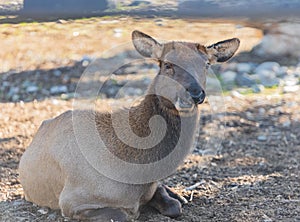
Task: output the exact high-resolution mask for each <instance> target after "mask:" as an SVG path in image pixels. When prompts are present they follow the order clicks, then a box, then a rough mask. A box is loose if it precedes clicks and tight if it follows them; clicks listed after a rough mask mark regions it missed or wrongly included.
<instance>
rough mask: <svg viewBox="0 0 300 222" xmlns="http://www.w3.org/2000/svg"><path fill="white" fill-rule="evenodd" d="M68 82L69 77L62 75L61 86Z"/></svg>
mask: <svg viewBox="0 0 300 222" xmlns="http://www.w3.org/2000/svg"><path fill="white" fill-rule="evenodd" d="M69 81H70V76H69V75H64V76H63V77H62V83H63V84H67V83H69Z"/></svg>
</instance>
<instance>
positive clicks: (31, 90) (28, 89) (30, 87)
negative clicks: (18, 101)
mask: <svg viewBox="0 0 300 222" xmlns="http://www.w3.org/2000/svg"><path fill="white" fill-rule="evenodd" d="M38 90H39V87H37V86H28V87H27V88H26V92H28V93H35V92H37V91H38Z"/></svg>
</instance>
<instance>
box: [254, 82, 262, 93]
mask: <svg viewBox="0 0 300 222" xmlns="http://www.w3.org/2000/svg"><path fill="white" fill-rule="evenodd" d="M251 89H252V92H253V93H260V92H262V91H264V90H265V87H264V86H263V85H261V84H255V85H252V86H251Z"/></svg>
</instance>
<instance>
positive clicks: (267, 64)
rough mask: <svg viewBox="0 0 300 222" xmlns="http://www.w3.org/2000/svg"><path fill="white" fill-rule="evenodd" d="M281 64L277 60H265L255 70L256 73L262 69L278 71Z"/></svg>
mask: <svg viewBox="0 0 300 222" xmlns="http://www.w3.org/2000/svg"><path fill="white" fill-rule="evenodd" d="M279 69H280V65H279V64H278V63H277V62H264V63H261V64H260V65H259V66H257V67H256V68H255V70H254V72H255V73H260V72H261V71H264V70H268V71H273V72H275V73H276V72H278V71H279Z"/></svg>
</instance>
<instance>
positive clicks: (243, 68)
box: [236, 62, 252, 73]
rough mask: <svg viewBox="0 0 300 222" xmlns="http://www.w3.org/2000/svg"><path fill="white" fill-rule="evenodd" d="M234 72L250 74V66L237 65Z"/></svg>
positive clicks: (244, 64) (244, 63) (243, 63)
mask: <svg viewBox="0 0 300 222" xmlns="http://www.w3.org/2000/svg"><path fill="white" fill-rule="evenodd" d="M236 70H237V71H238V72H240V73H244V72H246V73H250V72H251V71H252V65H251V64H250V63H246V62H242V63H238V64H237V66H236Z"/></svg>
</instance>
